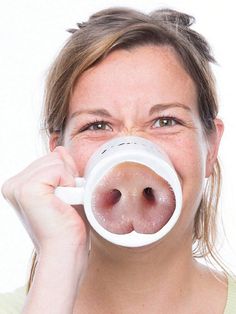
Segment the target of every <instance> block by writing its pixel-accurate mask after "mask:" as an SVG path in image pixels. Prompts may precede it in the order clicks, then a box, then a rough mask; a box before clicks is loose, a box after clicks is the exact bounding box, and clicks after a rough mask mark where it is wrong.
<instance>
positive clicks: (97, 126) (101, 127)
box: [81, 121, 111, 131]
mask: <svg viewBox="0 0 236 314" xmlns="http://www.w3.org/2000/svg"><path fill="white" fill-rule="evenodd" d="M107 130H111V127H110V126H109V124H108V123H107V122H106V121H96V122H92V123H88V124H86V125H85V126H84V127H83V128H82V130H81V131H107Z"/></svg>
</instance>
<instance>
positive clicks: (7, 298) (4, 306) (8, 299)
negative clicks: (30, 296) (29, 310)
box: [0, 287, 26, 314]
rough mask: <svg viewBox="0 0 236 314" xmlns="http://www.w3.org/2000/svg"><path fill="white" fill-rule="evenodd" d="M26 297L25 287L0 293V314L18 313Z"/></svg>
mask: <svg viewBox="0 0 236 314" xmlns="http://www.w3.org/2000/svg"><path fill="white" fill-rule="evenodd" d="M25 298H26V287H21V288H18V289H16V290H15V291H13V292H9V293H1V294H0V314H19V313H21V310H22V308H23V305H24V302H25Z"/></svg>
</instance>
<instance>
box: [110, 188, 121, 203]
mask: <svg viewBox="0 0 236 314" xmlns="http://www.w3.org/2000/svg"><path fill="white" fill-rule="evenodd" d="M120 198H121V192H120V191H119V190H117V189H113V190H111V191H110V192H109V193H108V195H107V201H108V205H109V206H113V205H115V204H116V203H118V202H119V200H120Z"/></svg>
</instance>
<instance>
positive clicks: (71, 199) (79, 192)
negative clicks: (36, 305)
mask: <svg viewBox="0 0 236 314" xmlns="http://www.w3.org/2000/svg"><path fill="white" fill-rule="evenodd" d="M75 181H76V187H65V186H58V187H57V188H56V189H55V191H54V193H55V195H56V196H57V197H58V198H60V199H61V200H62V201H63V202H65V203H67V204H70V205H83V204H84V185H85V179H84V178H83V177H78V178H76V179H75Z"/></svg>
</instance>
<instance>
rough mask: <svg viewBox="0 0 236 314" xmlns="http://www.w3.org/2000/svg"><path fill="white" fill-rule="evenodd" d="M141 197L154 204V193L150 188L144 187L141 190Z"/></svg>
mask: <svg viewBox="0 0 236 314" xmlns="http://www.w3.org/2000/svg"><path fill="white" fill-rule="evenodd" d="M143 196H144V197H145V199H146V200H147V201H149V202H155V195H154V191H153V189H152V188H151V187H146V188H145V189H144V190H143Z"/></svg>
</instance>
